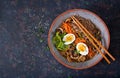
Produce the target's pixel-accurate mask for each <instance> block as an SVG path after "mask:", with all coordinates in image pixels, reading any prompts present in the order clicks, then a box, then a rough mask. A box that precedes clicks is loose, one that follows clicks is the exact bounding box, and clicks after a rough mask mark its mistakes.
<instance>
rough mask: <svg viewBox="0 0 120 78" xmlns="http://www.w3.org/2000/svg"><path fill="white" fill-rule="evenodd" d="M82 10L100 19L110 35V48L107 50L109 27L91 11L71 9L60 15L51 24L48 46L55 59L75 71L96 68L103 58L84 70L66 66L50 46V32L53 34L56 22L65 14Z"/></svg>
mask: <svg viewBox="0 0 120 78" xmlns="http://www.w3.org/2000/svg"><path fill="white" fill-rule="evenodd" d="M80 10H81V11H83V12H87V13H90V14H92V15H94V16H95V17H97V18H98V19H99V21H100V23H102V24H103V26H104V28H105V30H106V32H107V33H108V43H107V45H108V47H107V49H108V48H109V46H110V32H109V30H108V28H107V25H106V24H105V22H104V21H103V20H102V19H101V18H100V17H99V16H98V15H97V14H95V13H93V12H92V11H89V10H86V9H70V10H67V11H65V12H63V13H61V14H60V15H58V16H57V17H56V18H55V19H54V20H53V22H52V24H51V26H50V29H49V32H48V46H49V48H50V52H51V53H52V55H53V56H54V57H55V59H56V60H57V61H58V62H59V63H60V64H62V65H63V66H65V67H67V68H70V69H75V70H81V69H87V68H90V67H93V66H95V65H96V64H98V63H99V62H100V61H101V60H102V58H103V57H101V58H100V59H99V60H98V61H96V62H94V63H93V64H92V65H89V66H86V67H82V68H76V67H73V66H70V65H67V64H65V63H64V62H62V61H61V60H60V59H59V58H58V57H57V56H56V55H55V53H54V50H53V49H52V46H50V45H51V44H50V32H51V30H52V28H53V27H54V24H55V22H56V21H57V19H58V18H59V17H60V16H63V15H65V14H67V13H69V12H74V11H80Z"/></svg>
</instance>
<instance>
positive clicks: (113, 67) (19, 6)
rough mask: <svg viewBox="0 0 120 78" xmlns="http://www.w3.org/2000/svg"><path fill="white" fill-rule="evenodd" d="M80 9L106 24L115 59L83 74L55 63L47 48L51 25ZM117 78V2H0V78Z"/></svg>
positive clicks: (119, 27) (119, 17)
mask: <svg viewBox="0 0 120 78" xmlns="http://www.w3.org/2000/svg"><path fill="white" fill-rule="evenodd" d="M74 8H83V9H87V10H90V11H92V12H94V13H96V14H98V15H99V16H100V17H101V18H102V19H103V20H104V21H105V23H106V24H107V26H108V28H109V31H110V35H111V44H110V48H109V51H110V53H111V54H112V55H113V56H114V57H115V58H116V61H115V62H112V64H110V65H108V64H107V63H106V61H105V60H102V61H101V62H100V63H99V64H97V65H96V66H94V67H92V68H89V69H85V70H72V69H69V68H66V67H64V66H63V65H61V64H60V63H58V62H57V61H56V60H55V59H54V57H53V56H52V54H51V53H50V51H49V48H48V45H47V35H48V30H49V28H50V25H51V23H52V21H53V20H54V19H55V17H56V16H58V15H59V14H61V13H62V12H64V11H66V10H69V9H74ZM101 77H102V78H104V77H105V78H118V77H119V78H120V0H0V78H101Z"/></svg>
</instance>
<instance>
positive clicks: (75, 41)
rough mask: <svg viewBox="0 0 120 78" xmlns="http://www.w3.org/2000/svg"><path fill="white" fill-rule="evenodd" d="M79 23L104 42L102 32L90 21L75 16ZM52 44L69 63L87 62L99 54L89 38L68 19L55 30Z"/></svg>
mask: <svg viewBox="0 0 120 78" xmlns="http://www.w3.org/2000/svg"><path fill="white" fill-rule="evenodd" d="M75 17H76V18H77V19H78V20H79V22H81V23H82V24H83V26H84V27H85V28H86V29H87V30H88V31H89V32H90V33H91V34H92V35H93V36H94V37H95V38H96V39H97V40H98V41H99V42H102V37H101V31H100V30H99V29H98V28H97V26H96V25H95V24H94V23H93V22H92V21H91V20H90V19H86V18H84V17H82V16H80V15H76V16H75ZM52 42H53V44H54V46H55V47H56V48H57V50H58V52H59V53H60V54H61V56H63V57H64V58H65V59H66V60H67V61H68V62H85V61H87V60H90V59H92V58H93V57H94V56H95V55H96V54H98V52H97V50H96V49H95V47H94V46H93V45H92V44H91V42H90V41H89V40H88V38H87V37H86V36H85V35H84V34H83V33H82V31H81V30H80V29H79V28H77V26H76V24H75V23H74V21H73V20H72V19H71V18H70V17H68V18H67V19H65V20H64V21H63V22H62V23H61V24H60V25H59V26H58V27H57V28H56V30H55V32H54V35H53V37H52Z"/></svg>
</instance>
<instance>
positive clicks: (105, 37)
mask: <svg viewBox="0 0 120 78" xmlns="http://www.w3.org/2000/svg"><path fill="white" fill-rule="evenodd" d="M73 15H79V16H81V17H83V18H86V19H90V20H91V21H92V22H93V23H94V24H95V25H96V27H97V28H98V29H99V30H100V31H101V35H102V44H103V46H104V47H105V48H106V49H108V48H109V45H110V34H109V31H108V28H107V26H106V24H105V23H104V21H103V20H102V19H101V18H100V17H99V16H98V15H96V14H95V13H93V12H91V11H88V10H85V9H72V10H68V11H66V12H63V13H62V14H60V15H59V16H57V17H56V19H55V20H54V21H53V23H52V24H51V27H50V29H49V33H48V46H49V48H50V52H51V53H52V55H53V56H54V57H55V59H56V60H57V61H58V62H59V63H61V64H62V65H64V66H66V67H68V68H71V69H86V68H90V67H92V66H95V65H96V64H98V63H99V62H100V61H101V60H102V58H103V57H102V55H101V54H96V55H95V56H94V57H93V58H92V59H90V60H87V61H85V62H79V63H77V62H68V61H67V60H66V58H64V57H63V56H62V55H60V53H59V51H58V50H57V49H56V47H55V46H54V44H53V43H52V37H53V35H54V34H53V33H54V32H55V30H56V29H57V27H59V26H60V24H61V23H62V22H63V21H64V20H65V19H67V18H69V17H71V16H73ZM103 53H104V52H103Z"/></svg>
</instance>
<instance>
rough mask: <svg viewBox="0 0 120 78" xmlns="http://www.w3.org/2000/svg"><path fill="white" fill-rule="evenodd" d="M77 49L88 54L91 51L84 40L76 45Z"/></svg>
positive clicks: (82, 53)
mask: <svg viewBox="0 0 120 78" xmlns="http://www.w3.org/2000/svg"><path fill="white" fill-rule="evenodd" d="M76 49H77V51H78V52H79V53H80V54H81V55H87V54H88V52H89V50H88V47H87V45H86V44H85V43H82V42H80V43H78V44H77V45H76Z"/></svg>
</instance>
